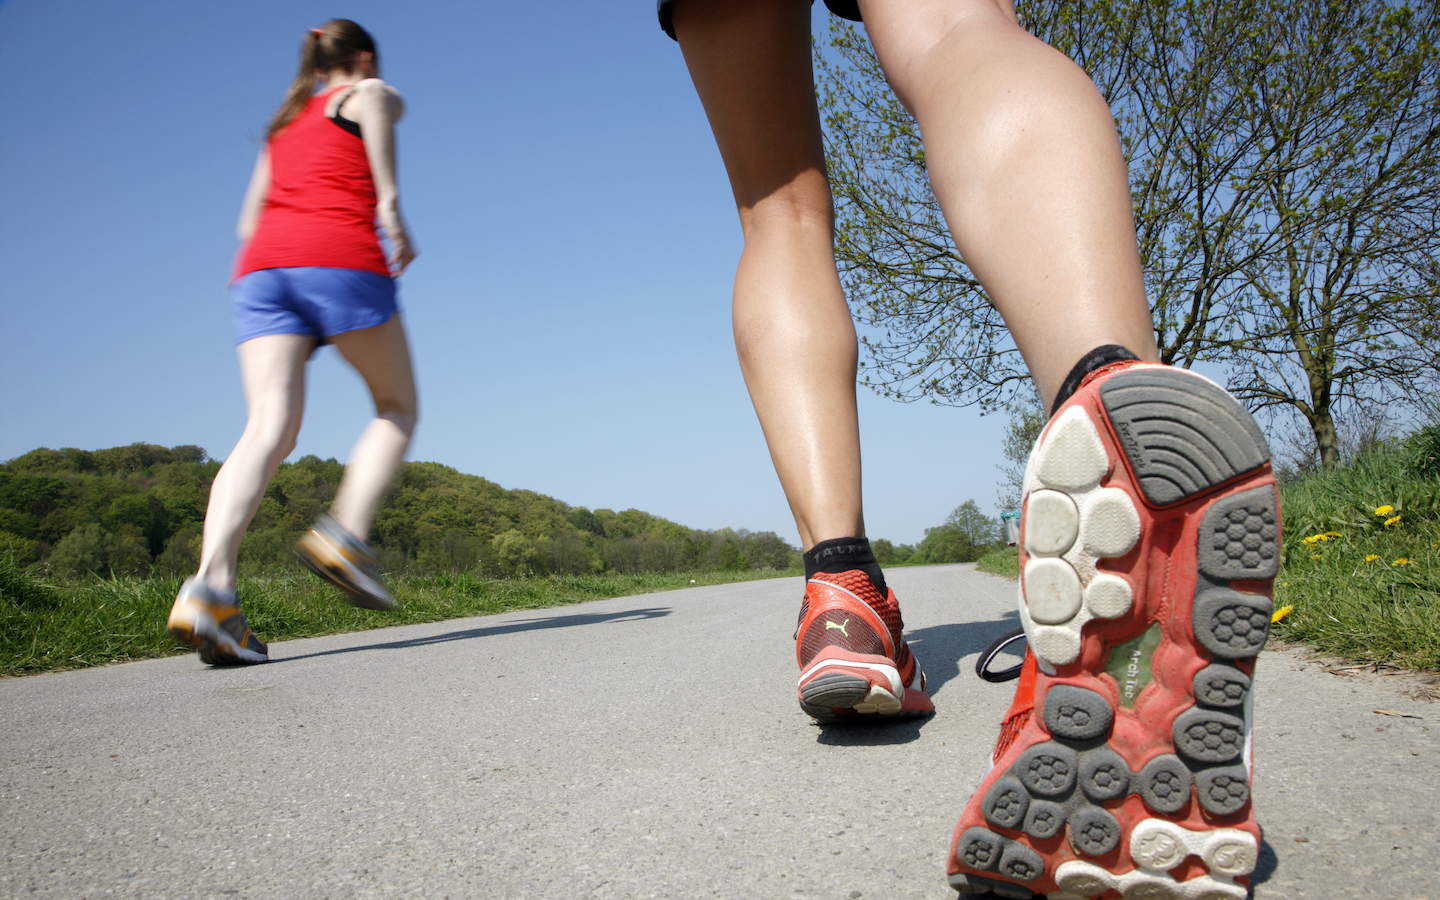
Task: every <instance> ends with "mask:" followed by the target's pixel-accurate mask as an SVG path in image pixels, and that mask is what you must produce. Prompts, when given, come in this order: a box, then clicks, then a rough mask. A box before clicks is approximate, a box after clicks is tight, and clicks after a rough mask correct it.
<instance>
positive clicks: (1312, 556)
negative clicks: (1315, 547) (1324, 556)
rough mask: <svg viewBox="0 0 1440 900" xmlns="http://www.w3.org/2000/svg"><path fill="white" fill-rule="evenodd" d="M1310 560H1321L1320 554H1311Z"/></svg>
mask: <svg viewBox="0 0 1440 900" xmlns="http://www.w3.org/2000/svg"><path fill="white" fill-rule="evenodd" d="M1310 558H1311V559H1319V558H1320V554H1318V553H1312V554H1310Z"/></svg>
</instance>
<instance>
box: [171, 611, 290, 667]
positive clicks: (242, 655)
mask: <svg viewBox="0 0 1440 900" xmlns="http://www.w3.org/2000/svg"><path fill="white" fill-rule="evenodd" d="M189 612H190V615H191V618H190V619H188V620H187V619H184V618H177V617H176V615H175V614H174V613H172V614H171V616H170V621H169V622H167V623H166V626H165V630H166V631H168V632H169V633H170V635H171V637H173V638H175V640H177V641H179V642H180V643H182V644H189V645H190V646H191V647H194V648H195V649H196V650H198V651H199V652H200V661H201V662H203V663H205V664H206V665H210V666H248V665H252V664H254V663H263V662H269V661H270V657H269V656H268V655H266V654H261V653H256V652H255V651H254V650H247V649H246V648H244V647H241V646H240V645H239V644H237V643H236V642H235V639H234V638H232V637H231V636H230V634H229V633H228V632H226V631H225V629H223V628H221V627H220V626H219V624H218V623H217V622H216V621H215V618H214V617H213V616H211V615H210V614H209V613H206V612H203V611H196V610H190V611H189Z"/></svg>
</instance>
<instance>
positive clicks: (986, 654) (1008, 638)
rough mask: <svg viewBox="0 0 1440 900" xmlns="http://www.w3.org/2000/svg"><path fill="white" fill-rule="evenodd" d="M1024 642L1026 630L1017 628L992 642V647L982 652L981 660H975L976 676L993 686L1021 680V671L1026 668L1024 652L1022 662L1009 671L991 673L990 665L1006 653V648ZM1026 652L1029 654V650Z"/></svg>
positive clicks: (1001, 670)
mask: <svg viewBox="0 0 1440 900" xmlns="http://www.w3.org/2000/svg"><path fill="white" fill-rule="evenodd" d="M1023 640H1025V629H1023V628H1016V629H1014V630H1013V631H1007V632H1005V633H1004V634H1002V635H1000V636H999V637H997V638H996V639H995V640H993V641H991V642H990V646H988V647H986V648H985V649H984V650H983V651H981V653H980V658H979V659H977V660H975V674H976V675H978V676H980V678H981V680H983V681H988V682H990V683H991V684H1000V683H1001V682H1005V681H1014V680H1015V679H1017V678H1019V677H1020V670H1021V669H1022V668H1024V667H1025V662H1024V653H1023V652H1022V653H1021V661H1020V662H1019V663H1016V664H1015V665H1013V666H1011V667H1010V668H1008V669H1000V670H999V671H991V669H990V664H991V663H993V662H994V661H995V658H996V657H997V656H999V655H1000V654H1002V653H1004V652H1005V650H1006V648H1007V647H1009V646H1010V645H1011V644H1013V643H1015V642H1016V641H1023ZM1026 652H1028V650H1027V651H1026Z"/></svg>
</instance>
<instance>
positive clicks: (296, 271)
mask: <svg viewBox="0 0 1440 900" xmlns="http://www.w3.org/2000/svg"><path fill="white" fill-rule="evenodd" d="M230 297H231V315H232V316H233V317H234V320H235V343H237V344H243V343H245V342H246V341H248V340H251V339H253V338H257V337H264V336H265V335H267V334H308V335H311V336H313V337H314V338H315V341H316V344H317V345H320V344H328V343H330V341H329V340H328V338H329V337H330V336H331V335H335V334H344V333H345V332H347V331H358V330H360V329H361V328H374V327H375V326H376V325H384V324H385V323H386V322H388V321H390V317H391V316H393V315H395V313H396V312H398V311H399V309H400V307H399V304H397V303H396V302H395V279H393V278H390V277H388V276H385V275H379V274H376V273H375V272H364V271H361V270H359V269H337V268H332V267H328V266H296V267H294V268H284V269H257V270H255V271H254V272H249V273H246V274H245V275H243V276H242V277H241V278H240V279H239V280H238V281H235V282H233V283H232V284H231V285H230Z"/></svg>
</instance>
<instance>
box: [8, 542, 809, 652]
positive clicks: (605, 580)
mask: <svg viewBox="0 0 1440 900" xmlns="http://www.w3.org/2000/svg"><path fill="white" fill-rule="evenodd" d="M803 575H804V572H803V570H800V569H794V570H781V571H776V570H763V571H751V572H681V573H675V574H669V575H653V574H646V575H592V576H583V575H582V576H551V577H540V578H514V579H488V578H479V577H476V576H474V575H470V574H459V575H438V576H430V577H422V576H407V575H400V576H394V577H390V578H388V579H387V582H388V584H389V585H390V588H391V590H392V592H393V593H394V594H395V596H396V597H397V598H399V599H400V601H401V602H402V603H403V604H404V605H403V607H402V608H401V609H399V610H396V611H392V612H376V611H372V610H364V609H356V608H355V607H353V606H351V605H349V604H348V603H346V602H344V601H343V600H341V599H340V596H339V592H337V591H336V590H334V589H333V588H331V587H329V586H328V585H326V584H324V583H323V582H321V581H320V580H319V579H317V578H315V577H314V576H313V575H310V574H308V573H301V572H295V573H285V574H280V575H273V576H263V577H249V578H241V580H240V586H239V587H240V596H241V598H242V599H243V600H244V603H245V615H246V617H247V618H248V619H249V620H250V627H251V628H253V629H254V630H255V632H256V633H257V634H259V635H260V636H261V638H262V639H264V640H266V641H283V640H291V639H294V638H302V637H317V636H320V635H325V634H339V633H342V632H350V631H367V630H369V629H372V628H388V627H390V626H393V625H413V624H416V623H420V622H438V621H443V620H445V619H458V618H463V617H466V616H481V615H489V614H492V613H499V612H507V611H510V610H516V609H543V608H546V607H553V606H565V605H569V604H574V603H582V602H584V601H586V600H601V599H604V598H607V597H624V596H629V595H631V594H649V593H655V592H657V591H670V590H676V589H679V588H686V587H691V586H692V581H693V583H694V586H700V585H707V584H729V583H732V582H738V581H754V580H758V579H763V578H783V577H797V578H798V577H802V576H803ZM179 589H180V579H179V578H118V579H110V580H105V579H100V578H91V579H88V580H83V581H78V582H64V581H50V580H47V579H41V578H37V577H34V576H32V575H30V574H29V573H27V572H25V571H24V570H23V569H22V568H21V567H19V566H18V565H16V564H15V561H14V560H13V559H12V558H10V557H9V556H7V555H5V554H0V675H28V674H34V673H38V672H47V671H53V670H56V669H75V668H82V667H85V666H96V665H104V664H106V663H113V662H128V661H130V660H137V659H153V658H155V657H160V656H171V655H174V654H177V653H189V652H193V651H192V650H191V649H190V648H188V647H184V646H180V645H177V644H176V642H175V641H174V639H173V638H171V637H170V635H169V634H167V633H166V631H165V619H166V617H167V616H168V615H169V614H170V605H171V603H173V602H174V600H175V592H176V591H178V590H179Z"/></svg>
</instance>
